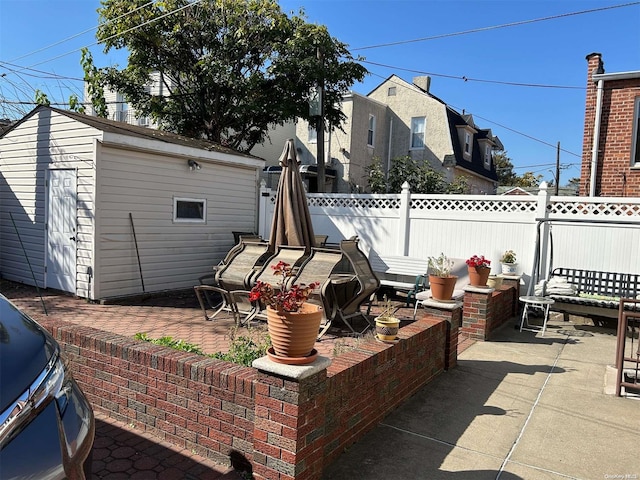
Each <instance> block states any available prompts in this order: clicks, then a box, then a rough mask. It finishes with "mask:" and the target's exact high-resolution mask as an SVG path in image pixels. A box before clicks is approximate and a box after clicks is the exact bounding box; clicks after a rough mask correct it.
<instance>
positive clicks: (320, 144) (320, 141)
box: [316, 47, 325, 193]
mask: <svg viewBox="0 0 640 480" xmlns="http://www.w3.org/2000/svg"><path fill="white" fill-rule="evenodd" d="M316 54H317V57H318V63H319V64H320V69H319V71H320V72H321V73H320V75H321V77H320V82H319V84H318V98H319V101H320V115H319V116H318V123H317V126H316V141H317V144H316V148H317V150H316V163H317V165H318V177H317V181H318V193H324V179H325V175H324V73H322V72H323V70H324V56H323V54H322V49H321V48H320V47H318V48H317V50H316Z"/></svg>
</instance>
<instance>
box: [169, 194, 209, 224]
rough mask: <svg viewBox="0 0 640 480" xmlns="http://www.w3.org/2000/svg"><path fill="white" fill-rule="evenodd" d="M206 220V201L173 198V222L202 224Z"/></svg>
mask: <svg viewBox="0 0 640 480" xmlns="http://www.w3.org/2000/svg"><path fill="white" fill-rule="evenodd" d="M206 218H207V201H206V200H204V199H203V200H200V199H197V198H174V199H173V221H174V222H188V223H204V222H205V219H206Z"/></svg>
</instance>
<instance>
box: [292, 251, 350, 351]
mask: <svg viewBox="0 0 640 480" xmlns="http://www.w3.org/2000/svg"><path fill="white" fill-rule="evenodd" d="M343 258H344V257H343V255H342V252H341V251H339V250H336V249H329V248H312V249H311V255H309V257H308V258H307V259H306V260H305V262H304V263H303V264H302V265H301V266H300V269H299V270H298V273H297V274H296V275H295V276H293V277H292V278H291V279H290V280H289V282H288V285H294V284H296V285H300V284H305V285H309V284H311V283H313V282H319V284H320V285H319V286H318V287H317V288H316V289H314V290H313V292H312V293H311V295H310V297H309V299H308V301H309V302H311V303H316V304H318V305H320V306H321V307H322V308H323V318H322V323H321V324H320V332H319V333H318V339H320V338H321V337H322V336H323V335H324V334H325V333H326V332H327V330H328V329H329V327H330V326H331V320H332V319H333V317H334V316H335V312H336V303H335V299H334V298H333V295H332V283H331V282H332V281H333V279H335V276H336V275H339V274H340V273H339V272H340V267H341V263H342V261H343Z"/></svg>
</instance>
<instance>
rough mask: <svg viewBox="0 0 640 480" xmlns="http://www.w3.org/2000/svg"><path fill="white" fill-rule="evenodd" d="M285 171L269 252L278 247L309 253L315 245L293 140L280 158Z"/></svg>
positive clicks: (290, 140) (274, 216) (278, 192)
mask: <svg viewBox="0 0 640 480" xmlns="http://www.w3.org/2000/svg"><path fill="white" fill-rule="evenodd" d="M279 162H280V166H281V167H282V172H281V174H280V181H279V182H278V190H277V193H276V203H275V211H274V213H273V223H272V224H271V234H270V235H269V250H271V251H275V250H276V247H277V246H278V245H294V246H304V247H305V250H306V252H307V253H309V252H310V251H311V247H313V246H314V245H315V240H314V234H313V225H312V224H311V214H310V213H309V207H308V206H307V197H306V194H305V191H304V185H303V183H302V178H301V177H300V169H299V166H298V159H297V156H296V148H295V144H294V141H293V139H291V138H290V139H289V140H287V142H286V143H285V146H284V150H283V151H282V155H281V156H280V160H279Z"/></svg>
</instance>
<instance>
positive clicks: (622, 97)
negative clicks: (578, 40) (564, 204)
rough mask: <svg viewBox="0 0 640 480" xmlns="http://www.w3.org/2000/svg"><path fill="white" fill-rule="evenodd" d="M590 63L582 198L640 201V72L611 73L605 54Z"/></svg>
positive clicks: (589, 58)
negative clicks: (605, 61) (605, 65)
mask: <svg viewBox="0 0 640 480" xmlns="http://www.w3.org/2000/svg"><path fill="white" fill-rule="evenodd" d="M587 62H588V68H587V97H586V105H585V115H584V136H583V142H582V145H583V147H582V168H581V172H580V195H583V196H586V195H588V196H606V197H640V71H632V72H620V73H605V72H604V63H603V62H602V55H601V54H599V53H591V54H589V55H587ZM594 142H595V145H594ZM594 151H597V156H596V155H594ZM593 165H596V168H595V174H593V173H592V170H593V168H592V166H593Z"/></svg>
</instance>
